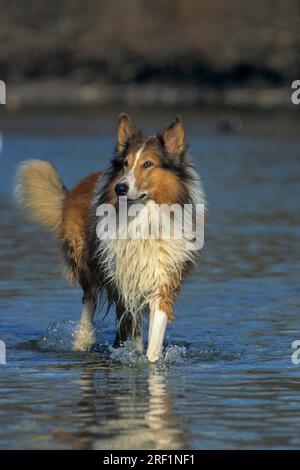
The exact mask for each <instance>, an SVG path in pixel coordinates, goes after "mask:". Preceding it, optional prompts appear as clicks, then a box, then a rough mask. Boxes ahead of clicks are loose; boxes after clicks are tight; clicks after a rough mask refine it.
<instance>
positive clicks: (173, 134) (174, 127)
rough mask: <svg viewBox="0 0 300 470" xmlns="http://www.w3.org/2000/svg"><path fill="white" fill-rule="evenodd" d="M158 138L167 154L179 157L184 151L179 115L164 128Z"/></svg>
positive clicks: (183, 138) (184, 145)
mask: <svg viewBox="0 0 300 470" xmlns="http://www.w3.org/2000/svg"><path fill="white" fill-rule="evenodd" d="M160 138H161V140H162V142H163V144H164V146H165V149H166V150H167V152H168V154H169V155H171V156H173V157H177V158H180V157H182V156H183V155H184V153H185V151H186V144H185V137H184V129H183V125H182V122H181V119H180V117H179V116H177V117H176V118H175V120H174V121H173V122H172V124H171V125H170V126H169V127H167V128H166V129H164V130H163V131H162V133H161V134H160Z"/></svg>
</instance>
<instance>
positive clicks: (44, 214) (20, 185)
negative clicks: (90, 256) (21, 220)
mask: <svg viewBox="0 0 300 470" xmlns="http://www.w3.org/2000/svg"><path fill="white" fill-rule="evenodd" d="M66 194H67V189H66V188H65V187H64V185H63V182H62V180H61V178H60V176H59V174H58V173H57V171H56V170H55V168H54V167H53V165H51V163H49V162H45V161H42V160H27V161H25V162H23V163H21V165H20V166H19V168H18V171H17V174H16V180H15V188H14V195H15V198H16V201H17V204H18V205H19V207H20V208H21V209H23V210H24V211H25V214H26V215H27V216H28V217H29V219H30V220H31V221H33V222H36V223H38V224H39V225H40V226H41V227H43V228H44V229H46V230H48V231H51V232H54V233H55V234H56V235H57V234H58V232H59V228H60V225H61V223H62V213H63V203H64V198H65V196H66Z"/></svg>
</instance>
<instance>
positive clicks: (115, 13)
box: [0, 0, 300, 110]
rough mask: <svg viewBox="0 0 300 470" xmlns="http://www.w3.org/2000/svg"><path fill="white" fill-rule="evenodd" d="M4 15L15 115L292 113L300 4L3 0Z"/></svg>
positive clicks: (299, 65)
mask: <svg viewBox="0 0 300 470" xmlns="http://www.w3.org/2000/svg"><path fill="white" fill-rule="evenodd" d="M0 10H1V15H0V43H1V48H0V79H1V80H4V81H5V82H6V86H7V107H8V109H11V110H17V109H19V108H20V107H22V106H74V105H75V106H82V105H88V106H94V105H95V106H106V105H120V104H122V105H128V106H130V107H144V106H156V105H160V106H167V107H169V106H196V107H197V106H212V107H216V106H218V107H240V108H241V107H247V108H248V107H249V108H250V107H254V108H267V109H273V108H288V107H290V108H292V107H293V106H292V105H291V100H290V95H291V83H292V81H293V80H296V79H299V78H300V76H299V75H300V34H299V31H300V28H299V27H300V6H299V2H298V1H297V0H285V1H284V2H283V1H282V0H270V1H266V0H264V1H258V0H254V1H252V2H249V1H248V0H226V1H224V0H212V1H210V2H203V1H199V0H185V1H182V0H163V1H157V0H126V1H124V0H113V1H111V2H104V1H99V0H98V1H96V0H85V1H84V2H82V1H78V0H61V1H56V0H44V1H39V0H31V1H29V2H24V1H23V2H22V1H20V0H15V1H13V2H12V1H9V0H0ZM293 108H295V107H293Z"/></svg>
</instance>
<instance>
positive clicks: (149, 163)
mask: <svg viewBox="0 0 300 470" xmlns="http://www.w3.org/2000/svg"><path fill="white" fill-rule="evenodd" d="M152 165H153V163H152V162H150V161H149V160H147V161H146V162H145V163H144V165H143V166H144V168H149V167H150V166H152Z"/></svg>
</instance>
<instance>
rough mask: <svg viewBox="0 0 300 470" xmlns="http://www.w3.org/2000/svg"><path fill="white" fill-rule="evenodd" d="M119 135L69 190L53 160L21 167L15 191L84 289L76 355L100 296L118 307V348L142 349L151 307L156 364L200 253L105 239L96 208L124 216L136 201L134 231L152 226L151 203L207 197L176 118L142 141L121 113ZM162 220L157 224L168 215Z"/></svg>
mask: <svg viewBox="0 0 300 470" xmlns="http://www.w3.org/2000/svg"><path fill="white" fill-rule="evenodd" d="M117 137H118V138H117V145H116V150H115V156H114V158H113V160H112V162H111V166H110V167H109V168H108V169H107V170H106V171H105V172H103V173H101V172H96V173H92V174H90V175H88V176H87V177H85V178H84V179H83V180H82V181H80V182H79V183H78V184H77V185H76V186H75V188H73V189H72V190H70V191H68V190H67V189H66V187H65V186H64V184H63V183H62V181H61V179H60V176H59V175H58V173H57V171H56V170H55V169H54V167H53V166H52V165H51V164H50V163H49V162H45V161H40V160H30V161H26V162H24V163H22V164H21V165H20V167H19V169H18V172H17V177H16V187H15V194H16V197H17V201H18V203H19V205H20V206H21V207H22V208H23V209H24V210H25V211H26V213H27V214H28V215H29V216H30V218H31V220H33V221H35V222H37V223H39V224H40V225H41V226H42V227H44V228H45V229H47V230H49V231H52V232H53V233H54V234H55V236H56V238H57V240H58V242H59V244H60V246H61V249H62V252H63V255H64V261H65V265H66V267H67V271H68V273H69V275H71V276H72V277H73V278H74V279H75V280H76V281H77V282H78V283H79V284H80V286H81V287H82V289H83V310H82V316H81V320H80V326H79V328H78V330H77V333H76V337H75V341H74V346H73V347H74V350H88V349H89V348H90V347H91V345H92V344H93V343H94V341H95V338H94V326H93V318H94V314H95V311H96V307H97V302H98V299H99V295H101V294H102V293H105V294H106V297H107V300H108V303H109V305H111V304H113V303H114V304H115V305H116V316H117V320H118V323H117V324H118V328H117V335H116V340H115V345H116V346H117V345H119V344H121V343H122V342H124V341H126V340H127V339H129V338H133V339H134V341H135V343H136V345H137V346H138V348H139V349H141V350H142V349H143V341H142V337H141V315H142V314H143V312H144V311H146V310H148V309H149V312H150V318H149V334H148V348H147V357H148V358H149V360H150V361H156V360H157V359H158V358H159V356H160V355H161V351H162V345H163V339H164V334H165V330H166V326H167V323H168V321H171V320H172V319H173V318H174V313H173V304H174V301H175V299H176V297H177V295H178V292H179V290H180V287H181V284H182V282H183V280H184V278H185V276H186V274H187V273H188V272H189V271H190V270H191V268H192V266H193V265H194V264H195V261H196V259H197V253H198V252H197V251H195V250H189V249H188V248H187V243H188V241H187V239H186V238H185V237H181V238H176V237H170V238H169V239H165V238H163V237H161V236H160V235H158V236H157V237H152V238H151V237H148V238H147V237H144V236H137V237H134V238H132V237H130V236H127V237H126V236H122V237H120V236H119V237H118V236H117V237H115V238H105V237H102V236H101V231H104V226H105V224H101V221H102V222H103V216H102V219H101V215H99V212H98V211H99V207H100V208H101V207H102V206H103V205H104V204H105V205H107V204H110V205H111V206H112V207H114V208H115V209H116V213H117V214H120V207H121V204H124V202H126V204H127V206H126V207H127V210H129V209H128V208H130V207H131V206H132V204H134V203H138V204H139V207H140V211H139V213H138V214H137V215H136V217H134V216H132V217H131V218H129V219H128V220H129V222H128V227H129V228H128V227H127V228H126V230H128V232H129V231H130V230H129V229H130V226H132V224H136V222H137V220H139V222H142V226H143V227H144V228H145V227H146V228H149V227H148V225H149V224H150V222H149V210H148V209H149V208H151V207H152V206H153V207H162V206H166V205H167V206H172V205H174V204H176V205H179V206H180V207H182V208H183V207H184V206H185V205H188V204H189V205H193V206H195V205H196V204H203V203H204V198H203V193H202V190H201V186H200V182H199V178H198V176H197V174H196V172H195V170H194V168H193V166H192V164H191V162H190V159H189V157H188V155H187V148H186V144H185V136H184V129H183V126H182V123H181V120H180V119H179V118H176V119H175V121H174V122H173V123H172V124H171V125H170V126H169V127H168V128H166V129H164V130H163V131H162V132H160V133H158V134H156V135H155V136H151V137H145V136H144V135H143V134H142V133H141V132H139V131H137V130H136V129H135V127H134V125H133V123H132V121H131V119H130V118H129V116H127V115H126V114H121V115H120V117H119V122H118V136H117ZM120 201H122V202H120ZM158 211H159V209H158ZM159 220H160V222H159V223H158V225H159V224H161V223H162V222H161V221H163V218H162V219H159ZM117 224H118V222H117ZM160 229H161V227H160V225H159V228H158V232H159V234H161V231H160ZM142 231H143V229H142ZM126 234H127V235H128V233H127V232H126ZM123 235H124V234H123Z"/></svg>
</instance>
